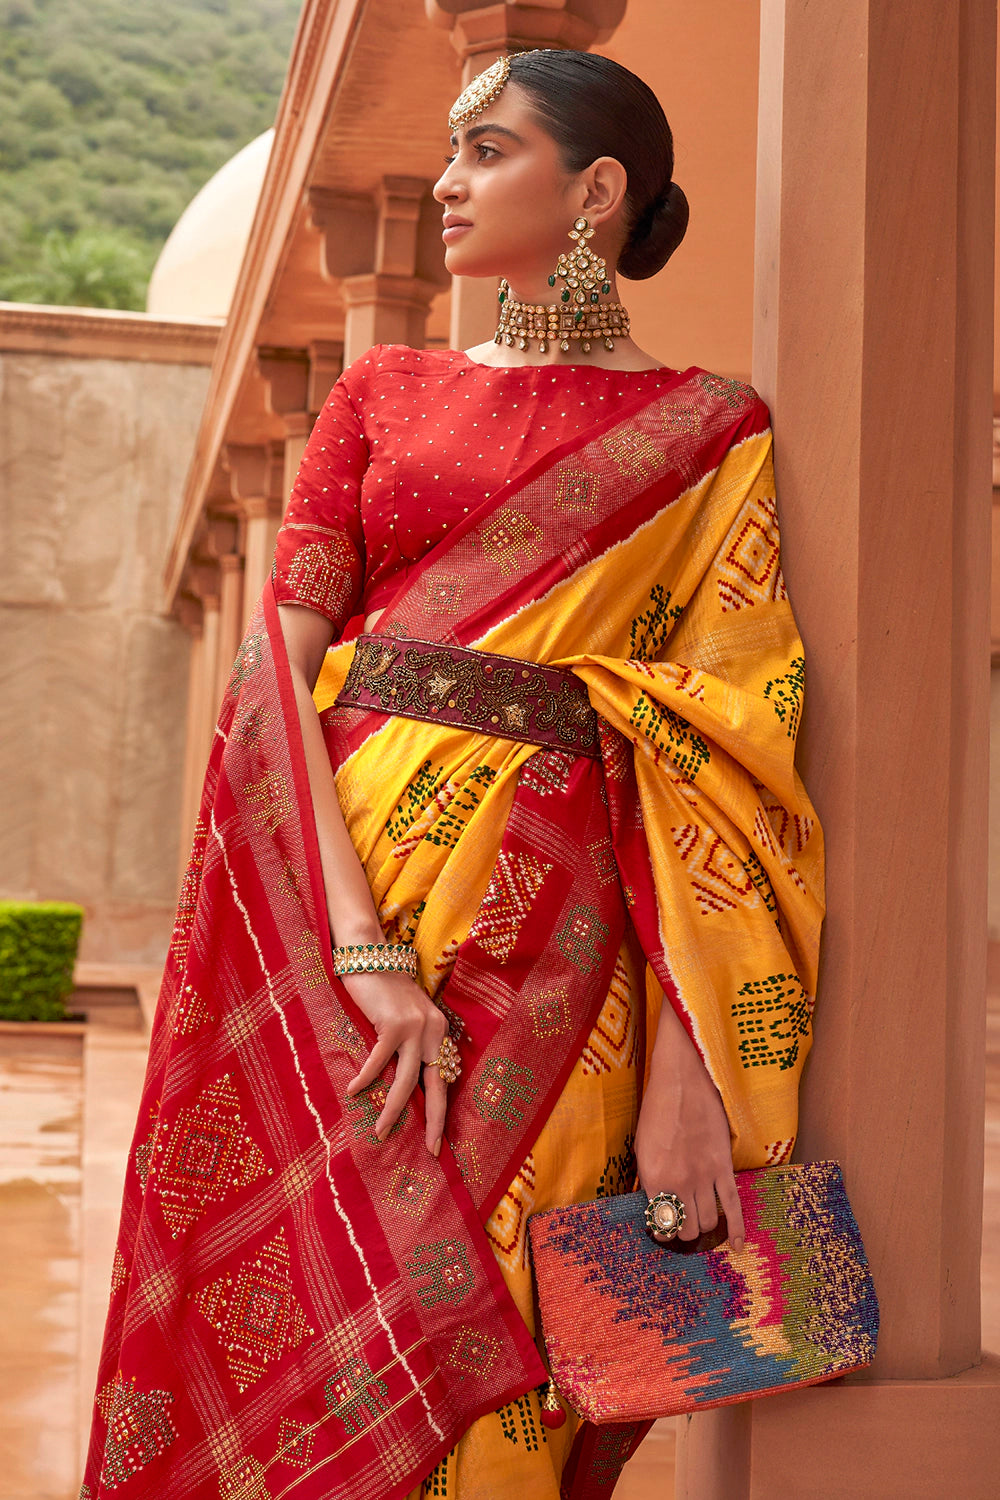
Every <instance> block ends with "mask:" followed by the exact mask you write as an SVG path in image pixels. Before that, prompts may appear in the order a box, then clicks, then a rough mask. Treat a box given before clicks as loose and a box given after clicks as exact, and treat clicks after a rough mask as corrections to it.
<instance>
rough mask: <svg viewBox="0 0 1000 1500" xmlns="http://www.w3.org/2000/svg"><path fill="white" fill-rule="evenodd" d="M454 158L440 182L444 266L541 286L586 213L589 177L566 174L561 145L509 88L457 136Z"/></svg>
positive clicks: (453, 140) (520, 92)
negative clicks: (453, 224)
mask: <svg viewBox="0 0 1000 1500" xmlns="http://www.w3.org/2000/svg"><path fill="white" fill-rule="evenodd" d="M451 143H452V148H453V150H454V152H455V155H454V156H453V157H452V158H451V159H450V160H449V164H448V167H447V169H446V170H445V172H444V173H443V174H442V175H441V177H439V178H438V180H437V182H436V183H435V184H434V197H435V198H436V199H437V201H438V202H439V203H440V204H442V205H443V207H444V220H445V224H446V226H447V224H448V221H449V219H452V218H454V219H455V220H456V221H462V225H461V226H457V225H456V227H453V228H448V227H446V228H445V230H444V233H443V235H442V238H443V240H444V246H445V266H446V267H447V269H448V270H449V271H450V272H451V274H452V275H453V276H506V277H507V279H508V280H509V281H510V282H511V285H512V286H514V287H519V286H521V287H537V286H538V285H539V284H543V283H544V282H545V281H546V280H547V278H548V276H549V274H550V273H551V272H552V271H553V270H554V268H555V264H556V261H557V260H558V258H559V256H560V254H561V253H562V252H563V251H564V250H566V249H567V248H568V242H567V238H566V236H567V233H568V231H569V229H570V228H571V227H572V224H573V220H574V219H575V218H576V216H577V215H578V214H580V213H582V212H583V211H584V204H585V202H586V200H587V196H588V184H587V182H586V180H585V177H586V174H585V173H579V174H578V175H576V176H568V175H567V174H566V173H565V172H564V171H563V169H562V167H561V165H560V162H559V153H558V149H557V147H556V143H555V141H554V140H553V139H552V137H551V136H550V135H549V134H548V133H547V132H546V131H545V129H544V128H543V127H542V125H541V124H540V123H539V122H538V120H537V118H536V117H535V115H534V114H533V113H532V111H531V109H530V107H529V105H528V100H527V95H526V94H525V93H524V91H523V90H522V89H520V88H519V87H518V85H517V84H516V83H513V82H509V83H508V84H507V85H506V86H505V87H504V88H503V89H502V90H501V92H500V94H499V96H498V97H497V98H496V99H495V100H494V101H493V103H492V104H489V105H487V107H486V109H484V110H483V111H482V113H481V114H479V115H477V116H476V118H475V119H473V120H471V121H470V122H469V124H468V125H462V126H459V128H458V130H457V131H456V132H455V134H454V135H453V136H452V138H451Z"/></svg>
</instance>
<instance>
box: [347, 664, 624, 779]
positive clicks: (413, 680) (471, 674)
mask: <svg viewBox="0 0 1000 1500" xmlns="http://www.w3.org/2000/svg"><path fill="white" fill-rule="evenodd" d="M337 703H338V704H340V705H342V706H344V707H350V708H372V709H375V710H377V711H378V712H379V713H384V714H401V715H402V716H403V717H404V718H407V719H422V720H424V721H425V722H426V723H428V724H439V723H444V724H453V725H454V726H455V727H456V728H458V729H470V730H474V731H476V732H478V733H483V734H495V735H498V736H499V737H500V738H501V739H506V740H517V741H519V742H520V743H522V744H526V745H553V746H557V747H558V748H559V749H561V750H568V751H571V752H572V753H573V754H576V755H590V756H595V757H596V756H597V755H599V753H600V745H599V742H598V737H597V715H596V713H595V712H594V710H593V709H592V708H591V706H590V699H589V698H588V697H587V689H586V688H585V687H584V685H583V683H582V682H581V681H580V679H579V678H578V677H574V675H573V673H572V672H569V671H567V670H566V669H565V668H563V667H546V666H541V665H540V664H539V663H538V662H533V661H522V660H521V658H520V657H517V656H498V655H495V654H494V653H493V652H490V651H474V650H471V649H470V648H468V647H466V646H443V645H440V644H438V643H437V642H434V641H414V640H409V639H407V638H406V637H404V636H394V635H361V636H359V637H358V641H357V645H356V647H355V651H354V660H353V662H352V663H351V669H350V671H349V672H348V674H347V677H346V679H345V681H344V686H343V687H342V688H341V690H340V693H339V694H338V696H337Z"/></svg>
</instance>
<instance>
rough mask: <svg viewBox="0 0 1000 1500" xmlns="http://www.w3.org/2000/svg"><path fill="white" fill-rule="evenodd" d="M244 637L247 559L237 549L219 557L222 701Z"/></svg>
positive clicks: (219, 683) (219, 695)
mask: <svg viewBox="0 0 1000 1500" xmlns="http://www.w3.org/2000/svg"><path fill="white" fill-rule="evenodd" d="M242 636H243V559H242V557H241V556H240V554H239V553H238V552H236V551H232V552H223V553H222V554H221V555H220V557H219V656H218V660H217V662H216V672H215V696H216V699H217V701H218V702H220V703H221V702H222V695H223V693H224V692H225V691H226V686H227V684H228V682H229V678H230V676H231V675H232V670H233V663H234V662H235V660H236V652H237V650H238V649H239V644H240V640H241V639H242Z"/></svg>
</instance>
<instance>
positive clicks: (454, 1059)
mask: <svg viewBox="0 0 1000 1500" xmlns="http://www.w3.org/2000/svg"><path fill="white" fill-rule="evenodd" d="M424 1067H425V1068H437V1069H438V1071H439V1072H440V1074H441V1079H442V1082H444V1083H454V1082H455V1080H456V1078H459V1077H461V1074H462V1061H461V1054H460V1053H459V1050H458V1048H457V1047H456V1046H455V1043H454V1042H453V1041H452V1039H451V1037H450V1036H449V1035H448V1034H447V1032H446V1033H445V1035H444V1036H443V1037H442V1038H441V1045H440V1047H439V1048H438V1055H437V1057H435V1058H434V1060H433V1062H429V1063H424Z"/></svg>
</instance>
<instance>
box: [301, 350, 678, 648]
mask: <svg viewBox="0 0 1000 1500" xmlns="http://www.w3.org/2000/svg"><path fill="white" fill-rule="evenodd" d="M674 374H675V372H674V371H672V370H667V369H666V368H658V369H652V370H604V369H601V368H600V367H595V366H591V365H582V364H581V365H524V366H519V367H516V368H511V369H498V368H495V367H492V366H489V365H481V364H477V363H476V362H475V361H474V360H471V359H469V357H468V356H467V355H466V354H464V353H462V351H460V350H454V349H411V348H410V347H409V346H408V345H406V344H376V345H375V346H374V348H372V349H369V350H368V352H367V353H366V354H364V355H362V356H361V357H360V358H359V359H357V360H355V361H354V363H353V364H352V365H349V366H348V368H347V369H346V370H345V371H344V373H343V374H342V375H341V376H340V378H339V379H338V381H337V382H336V384H335V385H334V387H333V390H332V391H331V393H330V397H329V399H328V401H327V403H326V405H325V406H324V408H323V410H322V412H321V413H320V415H319V417H318V418H317V421H316V425H315V427H314V428H313V432H312V435H311V437H310V439H309V442H308V444H307V445H306V449H305V452H304V454H303V456H302V462H301V464H300V466H299V472H298V475H297V476H296V480H295V484H294V486H293V488H292V494H291V499H290V501H289V505H288V509H287V511H286V514H285V518H284V522H283V524H282V527H281V530H280V531H279V533H278V542H277V548H276V552H275V564H274V570H273V574H272V576H273V577H274V580H275V592H276V595H277V597H278V599H279V601H285V600H294V601H296V602H298V603H302V604H308V605H309V606H310V607H312V608H319V609H320V612H321V613H323V614H325V615H326V616H327V618H328V619H331V620H332V621H333V623H334V625H335V626H336V627H337V629H338V631H340V630H342V629H343V627H344V626H345V624H346V623H347V621H348V620H349V619H350V617H351V616H352V615H354V614H357V613H362V612H363V613H368V612H370V611H372V610H375V609H379V608H381V607H382V606H383V605H385V604H387V603H388V602H389V600H390V599H391V598H392V596H393V594H395V593H396V591H397V589H398V588H399V587H400V586H401V584H402V583H403V582H404V581H405V578H406V574H407V571H408V569H409V568H410V567H412V566H413V565H414V564H415V563H417V562H419V561H420V560H421V559H422V558H423V557H424V556H425V555H426V553H427V552H429V551H430V550H431V548H433V547H435V546H437V545H438V544H439V543H440V542H441V541H442V540H443V539H444V538H445V537H446V536H447V534H448V531H449V529H450V528H451V527H452V526H454V525H456V523H457V522H459V521H461V520H462V518H463V516H466V515H468V513H469V512H470V510H474V509H475V507H476V506H478V505H480V504H481V503H482V502H483V501H484V500H487V499H489V497H490V496H491V495H493V494H495V493H496V492H497V491H498V490H499V489H501V488H502V487H503V486H504V485H506V484H508V483H510V482H511V481H512V480H514V479H516V478H518V477H519V476H520V475H521V474H523V473H524V472H525V471H526V470H527V469H528V468H529V467H530V466H531V465H532V464H533V463H535V462H536V461H537V460H538V459H540V458H542V457H543V456H544V455H545V454H546V453H547V452H549V450H550V449H552V448H555V447H557V446H558V445H559V444H560V443H563V442H565V441H567V439H570V438H572V437H575V436H576V435H577V434H578V433H583V432H586V431H588V430H589V429H590V428H591V427H592V425H593V424H594V422H595V421H598V420H600V419H601V418H603V416H604V415H605V413H606V412H607V411H608V410H609V403H614V402H615V401H617V400H621V399H623V398H625V397H631V396H634V395H638V394H640V393H641V392H642V391H643V390H644V389H646V388H647V387H650V386H654V387H655V385H656V384H657V383H659V382H661V381H665V380H666V379H668V378H671V377H672V376H673V375H674ZM331 535H333V536H337V537H338V538H339V539H340V548H339V563H338V566H339V568H340V570H341V577H340V585H341V586H340V587H339V588H337V587H335V586H334V584H333V583H331V584H329V585H328V587H327V590H326V592H325V594H324V596H323V598H324V600H325V601H326V602H325V604H324V603H320V602H319V597H318V594H317V591H316V589H315V588H314V589H312V591H311V592H310V596H309V597H308V598H307V597H304V595H303V592H302V591H301V589H300V588H299V587H298V586H297V578H296V574H295V571H294V568H293V566H292V564H293V559H294V558H295V557H296V556H297V555H300V549H301V547H302V544H303V542H309V541H320V540H325V541H326V543H327V547H329V538H330V537H331ZM334 600H337V601H338V604H339V607H333V601H334Z"/></svg>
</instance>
